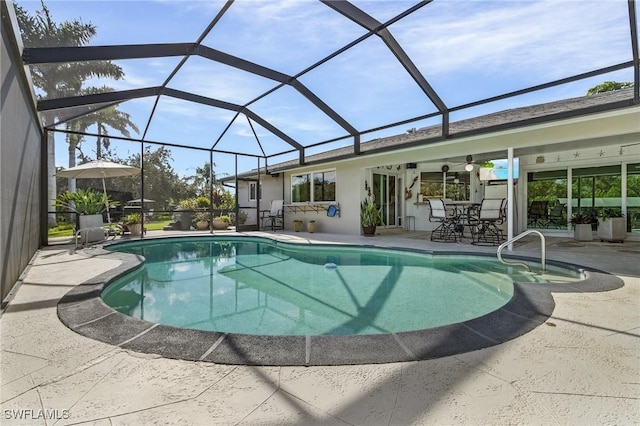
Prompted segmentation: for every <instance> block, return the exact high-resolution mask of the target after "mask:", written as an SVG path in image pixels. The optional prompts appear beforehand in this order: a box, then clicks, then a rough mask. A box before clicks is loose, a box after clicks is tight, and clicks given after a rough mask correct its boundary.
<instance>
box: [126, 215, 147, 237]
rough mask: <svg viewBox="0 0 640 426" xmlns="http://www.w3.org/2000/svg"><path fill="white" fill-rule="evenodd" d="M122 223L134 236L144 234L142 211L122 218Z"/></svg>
mask: <svg viewBox="0 0 640 426" xmlns="http://www.w3.org/2000/svg"><path fill="white" fill-rule="evenodd" d="M122 224H123V225H124V226H126V227H127V229H128V230H129V232H130V233H131V236H132V237H138V236H140V234H142V216H140V213H129V214H128V215H126V216H125V217H124V219H123V220H122Z"/></svg>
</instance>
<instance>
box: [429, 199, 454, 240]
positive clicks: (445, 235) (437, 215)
mask: <svg viewBox="0 0 640 426" xmlns="http://www.w3.org/2000/svg"><path fill="white" fill-rule="evenodd" d="M427 201H428V202H429V207H430V209H429V222H437V223H440V225H438V226H437V227H436V229H434V230H433V231H431V241H441V242H454V243H455V242H456V241H458V234H460V232H459V231H457V230H456V226H457V225H458V221H459V219H460V215H459V214H458V211H457V210H456V209H453V210H452V209H448V208H447V207H446V205H445V204H444V201H442V200H441V199H439V198H428V199H427Z"/></svg>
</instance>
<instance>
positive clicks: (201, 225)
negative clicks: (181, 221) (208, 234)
mask: <svg viewBox="0 0 640 426" xmlns="http://www.w3.org/2000/svg"><path fill="white" fill-rule="evenodd" d="M193 221H194V222H195V224H196V228H198V229H200V230H206V229H209V213H208V212H203V211H200V212H196V214H194V215H193Z"/></svg>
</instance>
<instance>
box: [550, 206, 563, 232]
mask: <svg viewBox="0 0 640 426" xmlns="http://www.w3.org/2000/svg"><path fill="white" fill-rule="evenodd" d="M566 207H567V206H566V204H563V203H556V204H554V206H553V207H552V208H551V210H550V211H549V225H551V226H554V227H556V228H566V227H567V217H566V212H565V209H566Z"/></svg>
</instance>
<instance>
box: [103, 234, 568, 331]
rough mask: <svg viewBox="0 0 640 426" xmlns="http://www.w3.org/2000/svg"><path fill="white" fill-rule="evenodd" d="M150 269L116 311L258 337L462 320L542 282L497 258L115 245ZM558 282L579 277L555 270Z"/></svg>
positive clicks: (267, 244) (107, 297) (231, 244)
mask: <svg viewBox="0 0 640 426" xmlns="http://www.w3.org/2000/svg"><path fill="white" fill-rule="evenodd" d="M109 249H110V250H114V251H121V252H128V253H133V254H139V255H142V256H144V257H145V259H146V262H145V263H144V266H143V267H142V268H139V269H137V270H135V271H133V272H131V273H129V274H128V275H126V276H124V277H121V278H119V279H117V280H116V281H114V282H113V283H111V284H110V285H109V286H108V287H107V288H106V289H105V290H104V291H103V294H102V298H103V300H104V302H105V303H106V304H107V305H109V306H111V307H112V308H114V309H115V310H117V311H119V312H121V313H123V314H126V315H130V316H132V317H135V318H139V319H144V320H147V321H150V322H154V323H160V324H165V325H171V326H175V327H181V328H190V329H198V330H209V331H219V332H227V333H242V334H258V335H353V334H380V333H394V332H401V331H413V330H421V329H426V328H432V327H437V326H441V325H446V324H453V323H459V322H463V321H466V320H469V319H473V318H477V317H479V316H482V315H484V314H487V313H489V312H492V311H494V310H496V309H498V308H500V307H501V306H503V305H504V304H505V303H507V302H508V301H509V299H510V298H511V296H512V294H513V281H536V280H544V278H541V277H540V276H538V275H535V274H531V273H525V272H523V270H522V268H512V267H507V266H505V265H502V264H501V263H499V262H498V261H497V259H495V258H490V257H484V256H470V255H429V254H424V253H416V252H409V251H398V250H383V249H373V248H361V247H341V246H335V245H331V246H324V245H313V246H309V245H298V244H287V243H280V242H278V243H276V242H274V241H272V240H268V239H260V238H245V237H236V238H233V237H231V238H224V239H220V238H217V237H215V238H212V237H206V238H193V237H191V238H187V239H184V238H180V239H167V240H149V241H142V242H132V243H124V244H116V245H113V246H110V247H109ZM552 274H553V277H554V279H558V278H559V279H565V278H566V279H567V280H577V279H579V275H580V274H579V272H578V271H569V270H562V269H558V270H553V271H552Z"/></svg>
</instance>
